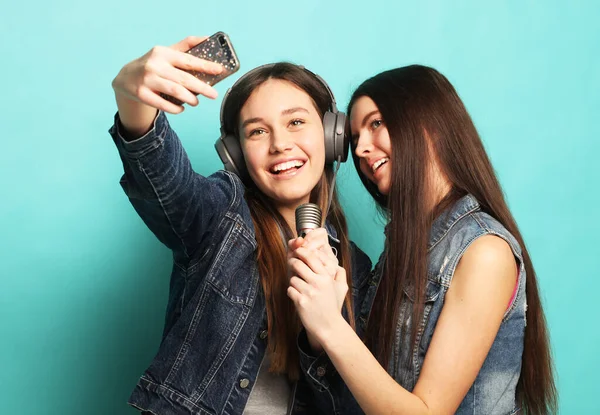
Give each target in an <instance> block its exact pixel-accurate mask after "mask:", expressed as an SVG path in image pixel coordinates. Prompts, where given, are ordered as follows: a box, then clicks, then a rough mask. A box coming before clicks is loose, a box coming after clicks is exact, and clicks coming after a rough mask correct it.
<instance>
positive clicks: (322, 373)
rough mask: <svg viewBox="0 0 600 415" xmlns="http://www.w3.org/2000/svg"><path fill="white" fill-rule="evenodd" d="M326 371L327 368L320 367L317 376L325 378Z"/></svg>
mask: <svg viewBox="0 0 600 415" xmlns="http://www.w3.org/2000/svg"><path fill="white" fill-rule="evenodd" d="M325 373H326V370H325V366H319V367H318V368H317V376H318V377H320V378H322V377H323V376H325Z"/></svg>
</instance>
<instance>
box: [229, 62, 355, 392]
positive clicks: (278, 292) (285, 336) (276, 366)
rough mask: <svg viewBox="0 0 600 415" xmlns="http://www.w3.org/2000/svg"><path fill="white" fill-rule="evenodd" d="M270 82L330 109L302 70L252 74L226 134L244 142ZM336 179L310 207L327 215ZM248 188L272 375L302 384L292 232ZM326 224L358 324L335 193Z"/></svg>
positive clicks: (324, 181)
mask: <svg viewBox="0 0 600 415" xmlns="http://www.w3.org/2000/svg"><path fill="white" fill-rule="evenodd" d="M269 79H279V80H283V81H287V82H290V83H291V84H293V85H294V86H296V87H298V88H300V89H302V90H303V91H304V92H306V93H307V94H308V95H309V96H310V97H311V98H312V100H313V103H314V105H315V108H316V109H317V111H318V112H319V114H320V115H321V117H323V115H324V114H325V112H326V111H327V110H328V109H329V107H330V105H331V99H330V96H329V93H328V92H327V90H326V89H325V86H324V85H323V84H322V83H321V82H320V81H319V80H317V79H316V78H315V77H314V76H313V75H311V74H309V73H308V72H307V71H305V70H304V69H302V68H301V67H299V66H297V65H294V64H291V63H287V62H279V63H276V64H273V65H269V66H265V67H262V68H260V69H258V70H255V71H253V72H251V73H250V74H248V75H246V76H245V77H244V78H243V79H242V80H240V82H239V83H237V84H236V85H235V86H234V87H233V88H232V90H231V92H230V94H229V96H228V98H227V102H226V104H225V108H224V112H223V118H224V124H225V125H224V127H225V130H226V131H230V132H234V133H235V134H236V135H237V136H238V137H239V131H238V126H239V116H240V111H241V109H242V107H243V106H244V104H245V102H246V101H247V100H248V98H249V97H250V95H251V94H252V92H253V91H254V90H255V89H256V88H258V87H259V86H260V85H262V84H263V83H264V82H266V81H267V80H269ZM332 178H333V168H332V166H331V165H326V166H325V171H324V174H323V175H322V177H321V179H320V181H319V183H318V184H317V186H316V187H315V188H314V189H313V191H312V192H311V196H310V201H311V202H312V203H316V204H318V205H319V206H320V207H321V210H322V211H323V212H325V211H326V209H327V204H328V197H329V190H330V183H331V179H332ZM246 185H247V187H246V193H245V198H246V201H247V202H248V206H249V207H250V212H251V215H252V221H253V222H254V229H255V232H256V241H257V244H258V250H257V253H256V261H257V264H258V269H259V273H260V276H261V284H262V288H263V291H264V295H265V299H266V309H267V322H268V323H267V324H268V333H269V336H268V339H269V343H268V352H269V353H271V368H270V369H271V371H272V372H275V373H285V374H287V376H288V377H289V378H290V379H292V380H296V379H298V378H299V356H298V350H297V347H296V339H297V336H298V333H299V332H300V329H301V323H300V319H299V317H298V315H297V313H296V309H295V307H294V304H293V302H292V301H291V300H290V299H289V298H288V296H287V288H288V286H289V280H288V277H287V275H288V267H287V245H286V244H285V243H284V241H283V239H282V237H281V233H283V234H284V236H285V238H286V239H291V238H292V237H293V232H292V230H291V229H290V227H289V226H288V224H287V223H286V221H285V220H284V219H283V217H282V216H281V215H280V214H279V212H278V211H277V209H276V208H275V207H274V205H273V203H272V201H271V200H269V198H267V196H265V195H264V194H263V193H262V192H261V191H260V190H259V189H258V187H257V186H256V185H255V184H254V183H253V182H252V181H251V180H250V179H248V178H246ZM325 219H326V220H328V221H330V223H331V224H332V225H333V226H334V227H335V229H336V231H337V233H338V238H339V240H340V241H341V245H340V247H341V249H340V252H339V258H340V266H342V267H344V268H345V270H346V275H347V278H348V286H349V289H348V294H347V295H346V300H345V309H346V312H347V313H348V317H349V320H350V321H351V322H354V316H353V312H352V279H351V275H352V274H351V271H352V270H351V255H350V243H349V240H348V237H347V234H348V232H347V225H346V218H345V216H344V213H343V211H342V208H341V205H340V203H339V201H338V197H337V192H335V191H334V193H333V196H332V200H331V207H330V209H329V213H328V216H327V218H325Z"/></svg>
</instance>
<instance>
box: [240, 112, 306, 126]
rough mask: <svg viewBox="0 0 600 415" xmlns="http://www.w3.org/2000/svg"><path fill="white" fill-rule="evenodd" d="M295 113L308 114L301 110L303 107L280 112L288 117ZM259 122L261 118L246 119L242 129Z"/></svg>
mask: <svg viewBox="0 0 600 415" xmlns="http://www.w3.org/2000/svg"><path fill="white" fill-rule="evenodd" d="M295 112H305V113H307V114H308V113H309V112H308V110H307V109H306V108H303V107H294V108H288V109H286V110H283V111H281V115H290V114H293V113H295ZM261 121H263V122H264V119H263V118H261V117H254V118H248V119H247V120H245V121H244V122H243V123H242V129H244V128H246V126H247V125H248V124H254V123H257V122H261Z"/></svg>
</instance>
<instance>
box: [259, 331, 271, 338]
mask: <svg viewBox="0 0 600 415" xmlns="http://www.w3.org/2000/svg"><path fill="white" fill-rule="evenodd" d="M268 335H269V332H268V331H267V330H263V331H261V332H260V336H259V337H260V339H261V340H264V339H266V338H267V336H268Z"/></svg>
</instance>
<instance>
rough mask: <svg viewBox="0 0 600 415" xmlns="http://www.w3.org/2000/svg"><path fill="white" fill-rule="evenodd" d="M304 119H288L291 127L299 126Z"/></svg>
mask: <svg viewBox="0 0 600 415" xmlns="http://www.w3.org/2000/svg"><path fill="white" fill-rule="evenodd" d="M304 123H305V122H304V120H301V119H300V118H296V119H293V120H291V121H290V126H292V127H299V126H301V125H302V124H304Z"/></svg>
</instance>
